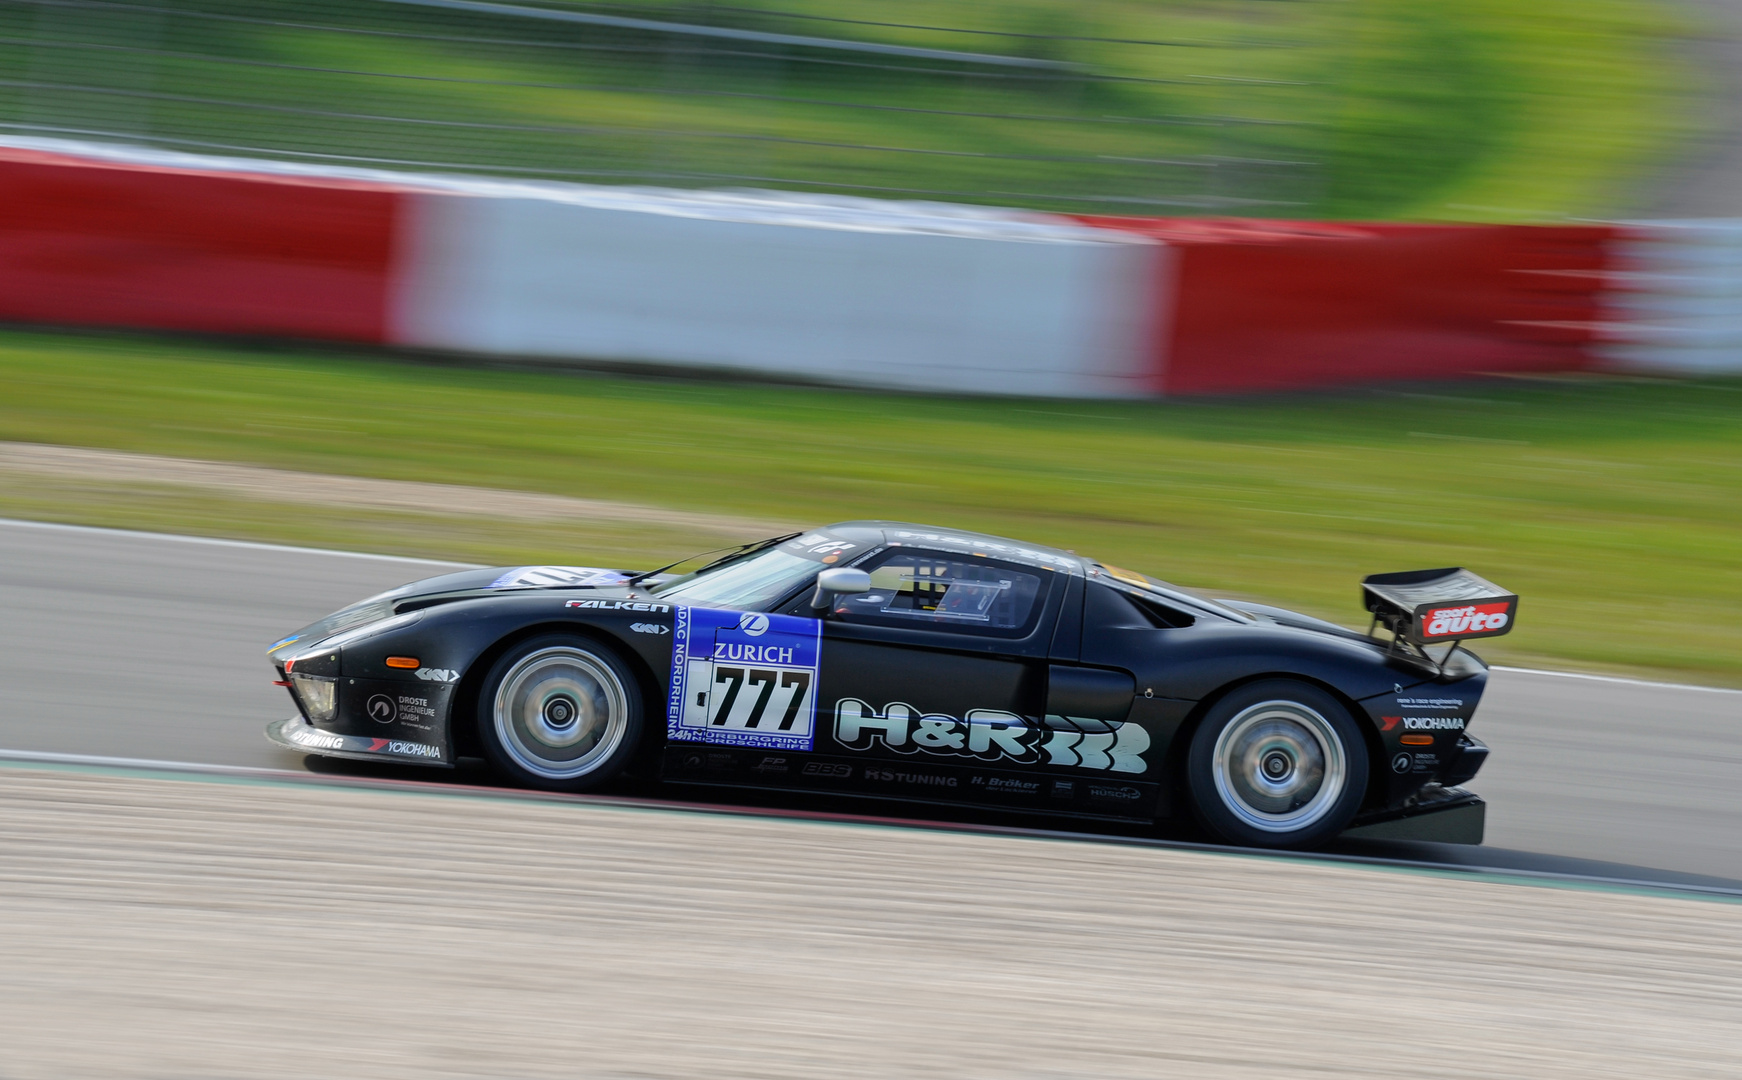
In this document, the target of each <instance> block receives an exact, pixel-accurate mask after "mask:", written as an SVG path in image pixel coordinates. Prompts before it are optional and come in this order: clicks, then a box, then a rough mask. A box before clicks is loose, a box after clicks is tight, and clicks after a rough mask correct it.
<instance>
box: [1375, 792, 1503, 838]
mask: <svg viewBox="0 0 1742 1080" xmlns="http://www.w3.org/2000/svg"><path fill="white" fill-rule="evenodd" d="M1487 817H1488V804H1487V803H1485V802H1483V801H1482V798H1481V796H1479V795H1477V794H1475V793H1474V792H1469V791H1465V790H1464V789H1463V788H1457V787H1454V788H1439V789H1438V790H1434V788H1433V786H1432V785H1430V786H1429V789H1428V790H1427V791H1424V792H1423V793H1422V797H1421V800H1420V801H1419V802H1417V803H1416V804H1415V805H1414V806H1410V807H1407V808H1405V809H1402V810H1387V811H1384V812H1381V813H1377V814H1368V815H1365V816H1362V817H1358V818H1356V819H1355V821H1354V824H1352V825H1350V826H1349V827H1348V828H1347V829H1345V830H1343V834H1342V837H1341V839H1344V840H1433V841H1436V842H1438V843H1441V844H1480V843H1481V842H1482V832H1483V828H1484V827H1485V825H1486V822H1487Z"/></svg>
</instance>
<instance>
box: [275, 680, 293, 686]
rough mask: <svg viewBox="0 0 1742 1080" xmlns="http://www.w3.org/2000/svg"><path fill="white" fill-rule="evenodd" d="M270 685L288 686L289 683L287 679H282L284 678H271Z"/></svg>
mask: <svg viewBox="0 0 1742 1080" xmlns="http://www.w3.org/2000/svg"><path fill="white" fill-rule="evenodd" d="M272 685H273V686H289V685H290V683H289V682H287V681H286V680H284V679H273V680H272Z"/></svg>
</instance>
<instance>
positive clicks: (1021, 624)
mask: <svg viewBox="0 0 1742 1080" xmlns="http://www.w3.org/2000/svg"><path fill="white" fill-rule="evenodd" d="M860 569H863V570H868V571H870V573H871V591H870V592H868V593H859V594H847V595H843V596H840V597H838V598H837V599H836V602H835V607H834V612H833V614H834V615H835V616H836V617H838V618H842V619H845V620H847V621H849V622H863V623H878V624H883V625H893V626H911V627H914V628H916V629H918V628H924V629H928V630H949V631H956V632H965V633H980V634H994V635H996V636H999V637H1017V636H1021V635H1022V634H1023V633H1026V632H1027V630H1028V629H1029V624H1030V623H1031V622H1032V621H1033V619H1034V617H1035V616H1036V615H1037V614H1038V600H1039V598H1040V595H1041V586H1042V579H1041V575H1040V573H1039V572H1037V571H1035V570H1033V569H1032V568H1028V567H1021V566H1016V565H1012V564H1010V563H1005V562H1000V561H997V560H993V559H984V558H977V557H974V556H969V555H962V554H949V553H945V552H934V551H924V550H921V549H917V548H905V547H902V548H891V549H889V550H888V551H885V552H882V553H880V554H879V555H878V556H877V557H876V558H874V559H873V560H872V561H871V562H870V563H867V564H865V565H863V566H861V567H860Z"/></svg>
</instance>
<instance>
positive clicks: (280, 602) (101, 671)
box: [0, 522, 1742, 889]
mask: <svg viewBox="0 0 1742 1080" xmlns="http://www.w3.org/2000/svg"><path fill="white" fill-rule="evenodd" d="M450 566H451V564H443V563H431V562H426V561H421V560H413V559H402V558H392V557H382V556H368V555H356V554H348V553H339V552H322V551H311V550H307V549H295V548H281V547H272V546H270V545H256V544H240V543H232V542H224V541H201V540H197V539H193V538H185V537H165V536H157V535H152V534H140V533H127V532H120V531H112V530H99V529H83V528H77V527H67V526H49V525H39V524H34V523H26V522H0V750H8V751H24V752H37V753H50V754H75V755H96V756H104V757H117V758H137V759H150V760H157V761H176V762H189V763H196V764H205V765H218V766H241V767H252V768H266V769H285V770H303V769H305V768H306V767H307V765H306V763H305V761H304V760H303V759H302V758H301V756H300V755H296V754H291V753H288V752H285V751H282V750H279V749H277V748H275V747H273V746H272V745H270V744H268V743H267V742H266V741H265V739H264V738H263V737H262V735H261V729H262V727H263V726H264V725H265V723H266V722H267V721H269V720H272V719H276V718H279V717H282V716H284V715H286V714H287V713H288V712H289V711H290V705H289V703H288V701H287V700H286V699H285V697H284V692H283V691H282V690H281V689H279V688H276V687H274V686H272V685H271V678H272V675H271V669H270V668H269V667H268V665H267V663H266V661H265V658H264V653H263V649H264V647H265V646H266V645H267V644H268V643H270V642H272V641H274V640H276V639H278V638H279V637H281V636H283V635H284V634H285V633H287V632H289V631H290V630H293V629H295V628H297V627H299V626H302V625H304V624H306V623H307V622H310V621H312V620H313V619H315V618H317V617H319V616H321V615H324V614H326V613H327V612H329V611H331V610H334V609H336V608H338V607H341V606H343V605H344V604H347V603H350V602H353V601H355V600H357V599H360V598H362V597H364V596H366V595H369V594H372V593H374V592H378V591H380V590H383V589H386V588H389V587H392V586H394V585H398V584H401V583H403V582H405V581H408V580H413V579H416V578H419V577H425V576H429V575H431V574H435V573H440V572H443V570H444V569H447V568H449V567H450ZM1739 729H1742V692H1736V691H1725V690H1710V689H1703V688H1698V687H1679V686H1671V685H1666V684H1653V683H1639V682H1632V681H1628V680H1604V679H1594V678H1589V677H1574V676H1564V675H1555V674H1551V673H1533V672H1523V671H1514V670H1499V671H1496V672H1495V673H1494V676H1493V678H1492V682H1491V686H1490V690H1489V693H1488V696H1487V699H1486V700H1485V701H1484V702H1483V704H1482V707H1481V710H1480V712H1479V713H1478V715H1477V719H1476V722H1475V724H1474V725H1473V729H1472V730H1473V731H1474V733H1475V734H1477V735H1479V736H1480V737H1481V738H1483V739H1484V740H1485V741H1486V742H1487V743H1488V744H1489V745H1490V746H1491V747H1492V748H1493V751H1494V753H1493V756H1492V758H1491V759H1490V762H1489V764H1488V766H1487V768H1486V769H1485V770H1484V771H1483V773H1482V775H1481V776H1480V777H1479V778H1478V779H1477V781H1475V782H1473V783H1472V784H1471V785H1470V786H1471V787H1472V788H1473V789H1475V790H1477V791H1478V792H1480V793H1481V794H1482V795H1483V796H1484V797H1485V798H1487V800H1488V802H1489V817H1488V843H1487V844H1486V845H1484V846H1482V847H1479V848H1473V847H1461V846H1457V845H1439V844H1375V843H1365V844H1352V845H1350V844H1346V845H1343V846H1342V847H1340V848H1339V849H1338V850H1339V851H1341V852H1344V853H1347V854H1351V855H1354V856H1358V857H1389V858H1399V859H1407V860H1415V861H1424V862H1429V863H1443V864H1446V865H1452V866H1474V867H1486V868H1495V869H1503V870H1520V871H1531V872H1546V873H1555V874H1573V875H1587V876H1592V877H1596V878H1605V879H1616V880H1626V881H1644V882H1660V883H1664V884H1681V885H1699V886H1707V887H1713V888H1722V889H1735V888H1742V844H1738V843H1737V842H1736V837H1738V836H1742V741H1739V740H1737V739H1736V738H1735V733H1736V731H1737V730H1739ZM341 771H347V772H348V771H350V770H341ZM373 774H374V775H380V776H399V777H407V776H409V777H415V778H425V777H427V778H428V779H430V780H437V781H441V780H446V779H448V777H446V776H443V775H441V774H437V773H434V772H430V771H412V770H409V769H402V770H397V771H387V772H384V771H380V770H376V771H375V772H374V773H373ZM354 775H363V776H368V775H371V770H370V769H369V768H368V767H363V768H362V769H361V770H358V771H357V773H355V774H354ZM455 779H459V780H462V781H464V780H472V781H474V782H475V781H477V780H478V779H480V778H479V777H476V776H460V777H457V778H455ZM704 797H705V796H704ZM678 798H680V799H682V800H686V801H693V800H695V799H696V798H697V795H696V794H695V792H694V791H693V790H692V791H686V792H682V793H679V794H678ZM866 809H867V812H872V813H889V812H892V808H889V807H878V806H875V805H872V806H868V807H867V808H866ZM893 812H894V813H897V814H914V813H916V812H915V811H901V810H898V809H895V810H893ZM917 813H920V814H923V813H924V812H923V811H919V812H917ZM1086 839H1087V838H1086Z"/></svg>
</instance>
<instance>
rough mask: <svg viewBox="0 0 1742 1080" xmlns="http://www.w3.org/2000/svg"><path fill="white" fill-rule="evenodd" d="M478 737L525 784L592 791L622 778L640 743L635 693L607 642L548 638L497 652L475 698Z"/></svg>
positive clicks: (505, 771) (497, 762)
mask: <svg viewBox="0 0 1742 1080" xmlns="http://www.w3.org/2000/svg"><path fill="white" fill-rule="evenodd" d="M478 705H479V708H478V736H479V739H480V741H481V742H482V743H483V744H484V752H485V754H486V755H487V756H488V757H489V758H490V761H491V763H492V764H493V765H495V766H496V768H497V769H498V770H499V771H500V772H502V773H503V774H504V775H506V776H507V777H509V778H510V779H512V780H514V781H516V782H518V783H520V784H523V785H525V786H527V787H535V788H542V789H544V790H545V791H569V792H576V791H590V790H592V789H593V788H596V787H598V786H600V785H601V784H604V783H606V782H607V781H609V780H612V779H614V778H615V777H617V776H618V775H620V774H621V773H622V772H623V770H624V769H625V768H626V767H627V766H628V764H629V762H630V760H631V759H632V758H633V757H634V756H635V752H636V748H637V746H638V744H639V743H640V741H641V690H640V687H639V685H638V684H637V683H636V681H635V677H634V675H633V674H632V673H631V672H630V671H629V669H628V667H627V666H625V665H624V663H623V661H622V660H621V659H620V658H619V657H618V656H617V654H616V653H615V652H614V651H613V650H612V649H610V648H609V647H607V646H604V645H601V644H598V643H597V642H594V641H591V640H589V639H587V638H583V637H574V636H569V635H552V636H548V637H539V638H534V639H532V640H530V641H525V642H522V643H521V644H519V645H517V646H515V647H514V648H512V649H510V650H508V652H507V653H505V654H503V656H502V658H501V659H500V660H497V661H496V664H495V666H493V667H492V668H491V669H490V674H489V676H488V677H487V678H486V679H485V680H484V685H483V687H482V688H481V692H480V693H479V695H478Z"/></svg>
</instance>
